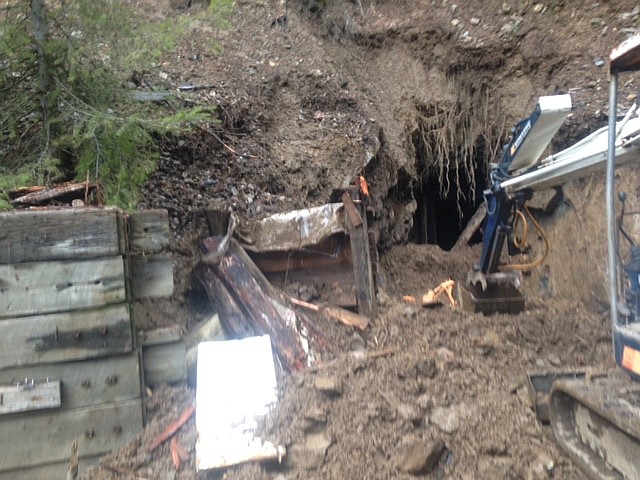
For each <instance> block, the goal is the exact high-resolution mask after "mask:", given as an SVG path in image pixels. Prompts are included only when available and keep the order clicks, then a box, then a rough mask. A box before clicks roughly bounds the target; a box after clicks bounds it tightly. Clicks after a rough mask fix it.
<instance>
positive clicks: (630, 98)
mask: <svg viewBox="0 0 640 480" xmlns="http://www.w3.org/2000/svg"><path fill="white" fill-rule="evenodd" d="M636 98H638V94H637V93H632V94H631V95H629V96H628V97H627V100H630V101H633V100H635V99H636Z"/></svg>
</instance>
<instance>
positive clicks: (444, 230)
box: [411, 167, 486, 250]
mask: <svg viewBox="0 0 640 480" xmlns="http://www.w3.org/2000/svg"><path fill="white" fill-rule="evenodd" d="M450 176H451V175H450ZM453 176H454V178H449V183H450V185H451V186H450V189H449V192H447V194H446V195H443V193H442V192H441V190H440V189H441V181H440V179H439V177H438V174H437V172H431V173H427V174H425V175H424V176H423V178H422V181H421V182H420V183H419V184H418V185H416V188H415V192H414V194H415V197H416V200H417V202H418V205H417V209H416V213H415V215H414V223H413V225H414V227H413V231H412V235H411V237H412V238H411V240H412V241H413V242H415V243H428V244H435V245H438V246H439V247H440V248H442V249H443V250H450V249H451V248H452V247H453V246H454V245H455V243H456V241H457V240H458V237H459V236H460V234H461V233H462V231H463V230H464V228H465V227H466V226H467V223H468V222H469V219H470V218H471V217H472V216H473V214H474V213H475V211H476V209H477V208H478V205H480V203H482V201H483V199H482V191H483V190H484V189H485V188H486V168H482V167H478V168H477V169H476V171H475V184H474V180H473V179H471V178H469V176H468V175H466V174H463V175H460V177H459V178H458V179H456V178H455V175H453ZM480 240H481V239H480V238H479V235H478V238H475V237H473V238H472V239H471V241H472V243H473V242H479V241H480Z"/></svg>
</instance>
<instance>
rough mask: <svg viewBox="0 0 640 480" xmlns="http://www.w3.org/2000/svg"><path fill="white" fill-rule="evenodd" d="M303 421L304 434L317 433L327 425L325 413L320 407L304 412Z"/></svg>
mask: <svg viewBox="0 0 640 480" xmlns="http://www.w3.org/2000/svg"><path fill="white" fill-rule="evenodd" d="M303 419H304V425H303V427H302V429H303V430H304V431H305V432H307V433H308V432H312V431H318V430H319V429H321V428H323V427H324V425H325V424H326V423H327V412H326V410H324V409H322V408H320V407H315V408H311V409H310V410H306V411H305V412H304V414H303Z"/></svg>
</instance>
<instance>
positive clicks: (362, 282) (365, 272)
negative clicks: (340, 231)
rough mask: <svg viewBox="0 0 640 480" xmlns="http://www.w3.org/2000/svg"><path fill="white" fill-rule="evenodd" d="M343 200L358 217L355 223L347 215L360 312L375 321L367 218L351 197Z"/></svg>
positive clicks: (373, 287) (346, 208)
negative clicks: (359, 210)
mask: <svg viewBox="0 0 640 480" xmlns="http://www.w3.org/2000/svg"><path fill="white" fill-rule="evenodd" d="M342 200H343V201H344V202H345V210H346V211H351V212H352V214H354V215H355V216H357V219H356V221H355V222H354V221H353V220H352V218H351V217H350V216H349V215H345V219H346V222H347V228H348V232H349V239H350V240H351V254H352V255H353V271H354V274H355V284H356V297H357V301H358V310H359V312H360V313H361V314H362V315H365V316H367V317H369V318H370V319H372V320H373V319H374V318H375V316H376V294H375V285H374V283H373V270H372V268H371V253H370V251H369V234H368V233H367V224H366V217H365V216H364V215H361V214H360V213H359V212H358V210H357V208H356V207H355V205H354V203H353V201H352V200H351V197H350V196H349V195H343V197H342Z"/></svg>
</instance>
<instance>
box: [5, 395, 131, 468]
mask: <svg viewBox="0 0 640 480" xmlns="http://www.w3.org/2000/svg"><path fill="white" fill-rule="evenodd" d="M1 425H2V428H0V445H2V455H0V471H3V470H15V469H18V468H22V467H28V466H33V465H38V464H46V463H53V462H60V461H64V460H66V459H67V458H68V457H69V452H70V450H69V449H70V445H71V442H72V441H73V440H74V439H78V451H79V452H82V454H83V455H86V456H95V455H99V454H103V453H107V452H110V451H111V450H113V449H115V448H118V447H119V446H122V445H123V444H124V443H125V442H127V441H129V440H131V439H132V438H133V437H135V436H136V435H137V434H138V433H139V432H140V431H141V430H142V402H141V401H140V399H139V398H138V399H134V400H127V401H124V402H119V403H111V404H107V405H100V406H98V407H91V408H86V409H80V410H72V411H67V412H59V413H58V412H56V413H52V412H41V413H38V414H34V413H33V412H31V413H29V414H25V413H23V414H16V415H14V416H11V417H6V418H4V419H3V421H2V424H1Z"/></svg>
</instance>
